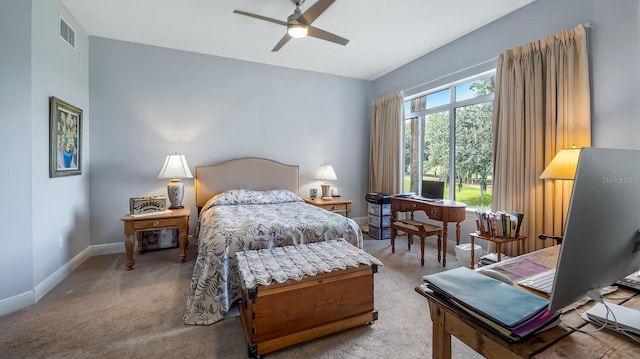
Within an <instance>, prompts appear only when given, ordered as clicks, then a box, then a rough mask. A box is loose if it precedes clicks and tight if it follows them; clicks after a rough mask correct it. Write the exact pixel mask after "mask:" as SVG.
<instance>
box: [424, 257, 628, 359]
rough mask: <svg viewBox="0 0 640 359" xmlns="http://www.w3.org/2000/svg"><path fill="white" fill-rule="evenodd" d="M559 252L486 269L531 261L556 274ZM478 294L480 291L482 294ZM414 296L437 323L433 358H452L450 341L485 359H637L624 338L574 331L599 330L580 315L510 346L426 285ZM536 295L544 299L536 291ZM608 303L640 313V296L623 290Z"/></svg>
mask: <svg viewBox="0 0 640 359" xmlns="http://www.w3.org/2000/svg"><path fill="white" fill-rule="evenodd" d="M559 252H560V246H553V247H548V248H545V249H541V250H538V251H535V252H531V253H528V254H525V255H524V256H520V257H517V258H511V259H509V260H506V261H503V262H500V263H495V264H492V265H490V266H487V267H483V268H482V269H485V268H492V267H497V266H501V265H506V264H507V263H510V262H513V261H519V260H523V259H530V260H532V261H535V262H537V263H540V264H543V265H545V266H547V267H549V268H555V266H556V262H557V260H558V254H559ZM516 285H517V284H516ZM521 288H522V287H521ZM478 290H482V289H481V288H478ZM415 291H416V292H417V293H418V294H420V295H421V296H423V297H425V298H426V299H427V301H428V302H429V312H430V314H431V321H432V322H433V334H432V335H433V353H432V357H433V358H434V359H450V358H451V336H452V335H453V336H455V337H456V338H458V339H459V340H460V341H462V342H463V343H465V344H467V345H468V346H469V347H471V348H472V349H473V350H475V351H476V352H478V353H480V354H482V355H483V356H485V357H486V358H496V359H503V358H603V357H608V358H630V357H637V353H638V344H637V343H635V342H633V341H632V340H631V339H629V338H626V337H624V336H623V335H622V334H617V333H615V332H613V331H609V330H602V331H599V332H597V333H593V334H584V333H581V332H578V331H576V330H575V329H573V328H580V329H585V330H586V331H592V330H595V329H596V326H594V325H593V324H590V323H587V322H585V321H584V320H583V319H582V318H580V315H579V313H578V312H576V311H569V312H567V313H565V314H562V323H561V324H559V325H557V326H555V327H553V328H551V329H548V330H545V331H543V332H541V333H538V334H535V335H532V336H531V337H528V338H526V339H524V340H521V341H518V342H509V341H507V340H505V339H504V338H502V337H500V336H498V335H497V334H495V333H493V332H491V331H489V330H488V329H486V328H485V327H484V326H483V325H482V324H480V322H479V321H478V320H477V319H475V318H473V317H471V316H470V315H469V314H467V313H465V312H463V311H462V310H461V309H459V308H455V307H453V306H452V305H450V304H448V303H447V302H446V301H443V300H442V299H441V298H440V297H438V296H436V295H434V294H433V293H432V292H431V291H430V290H429V289H428V287H427V286H426V285H425V284H421V285H418V286H416V287H415ZM532 292H534V293H536V294H538V295H540V293H537V292H535V291H532ZM629 298H630V299H629ZM605 299H607V301H610V302H612V303H616V304H622V305H624V306H628V307H631V308H636V309H638V308H640V295H637V294H635V293H634V292H631V291H628V290H625V289H618V290H617V291H616V292H614V293H611V294H608V295H607V296H605ZM593 304H594V302H593V301H591V302H589V303H587V304H585V305H584V306H582V307H580V308H579V310H580V311H581V312H582V311H585V310H587V309H588V308H589V307H591V306H593Z"/></svg>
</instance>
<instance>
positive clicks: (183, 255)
mask: <svg viewBox="0 0 640 359" xmlns="http://www.w3.org/2000/svg"><path fill="white" fill-rule="evenodd" d="M188 228H189V227H186V228H185V227H184V226H181V228H179V229H178V246H179V247H180V262H183V263H184V262H185V261H186V260H187V251H186V249H187V235H188V232H189V229H188Z"/></svg>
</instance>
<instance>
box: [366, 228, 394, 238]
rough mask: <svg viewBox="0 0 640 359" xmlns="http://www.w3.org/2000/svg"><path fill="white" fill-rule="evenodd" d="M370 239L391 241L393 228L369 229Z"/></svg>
mask: <svg viewBox="0 0 640 359" xmlns="http://www.w3.org/2000/svg"><path fill="white" fill-rule="evenodd" d="M369 237H371V238H373V239H389V238H391V227H388V228H378V227H371V226H370V227H369Z"/></svg>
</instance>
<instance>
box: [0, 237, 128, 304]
mask: <svg viewBox="0 0 640 359" xmlns="http://www.w3.org/2000/svg"><path fill="white" fill-rule="evenodd" d="M113 253H124V244H123V243H109V244H97V245H92V246H89V247H87V248H85V249H84V250H83V251H82V252H80V253H78V255H76V256H75V257H73V258H72V259H71V260H70V261H69V262H67V263H65V264H64V265H63V266H62V267H60V268H58V270H56V271H55V272H53V273H52V274H51V275H50V276H48V277H47V278H46V279H45V280H43V281H42V282H40V283H38V284H37V285H36V286H35V287H34V288H33V290H30V291H27V292H24V293H20V294H18V295H15V296H13V297H9V298H0V315H5V314H9V313H13V312H16V311H18V310H20V309H23V308H26V307H28V306H30V305H32V304H35V303H37V302H38V301H39V300H40V299H42V298H43V297H44V296H45V295H47V293H49V291H51V290H52V289H53V288H54V287H55V286H56V285H58V283H60V282H61V281H62V280H63V279H65V278H66V277H67V276H68V275H69V274H70V273H71V272H73V271H74V270H75V269H76V268H78V266H79V265H80V264H82V263H83V262H84V261H86V260H87V259H88V258H89V257H93V256H101V255H105V254H113Z"/></svg>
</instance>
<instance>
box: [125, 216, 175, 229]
mask: <svg viewBox="0 0 640 359" xmlns="http://www.w3.org/2000/svg"><path fill="white" fill-rule="evenodd" d="M177 224H178V218H168V219H149V220H144V221H135V222H134V223H133V229H134V230H136V229H153V228H163V227H170V226H176V225H177Z"/></svg>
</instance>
